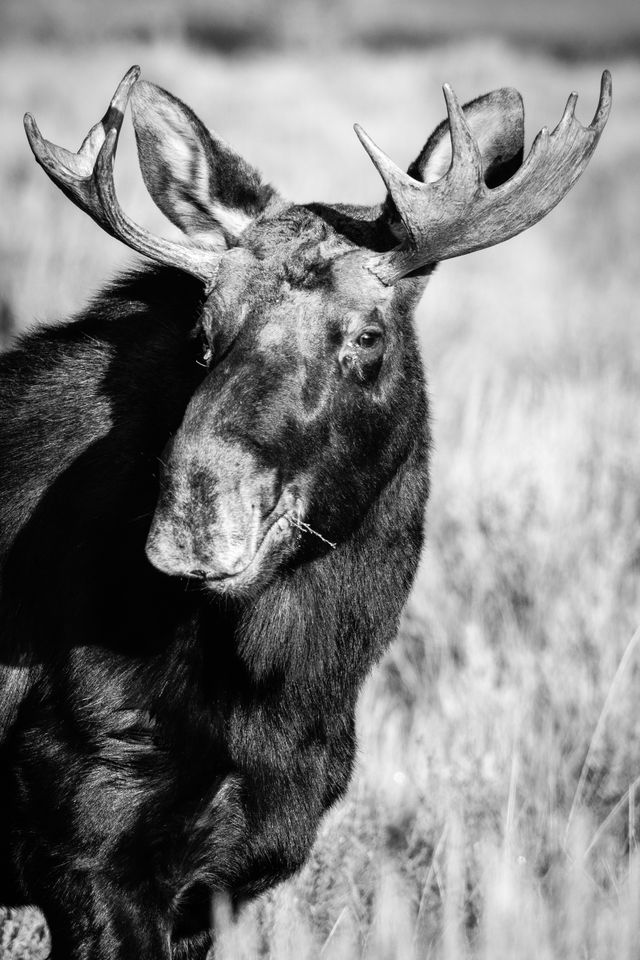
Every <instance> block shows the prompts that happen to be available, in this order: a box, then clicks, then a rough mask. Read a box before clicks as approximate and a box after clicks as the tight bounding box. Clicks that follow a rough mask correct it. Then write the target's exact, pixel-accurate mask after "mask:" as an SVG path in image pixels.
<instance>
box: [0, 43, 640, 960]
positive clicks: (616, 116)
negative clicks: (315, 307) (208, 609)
mask: <svg viewBox="0 0 640 960" xmlns="http://www.w3.org/2000/svg"><path fill="white" fill-rule="evenodd" d="M140 60H141V62H142V67H143V71H144V74H145V76H146V77H148V78H149V79H152V80H155V81H156V82H159V83H161V84H162V85H164V86H166V87H168V88H169V89H170V90H172V91H173V92H175V93H176V94H178V95H179V96H181V97H183V98H184V99H185V100H187V102H189V103H190V104H191V105H192V106H193V107H194V108H195V109H196V111H197V112H198V113H199V114H200V115H201V116H202V117H203V119H205V120H206V121H207V122H208V123H209V124H210V125H211V126H214V127H215V128H216V129H218V130H219V131H220V133H222V135H223V136H224V137H225V138H226V139H228V140H229V141H231V142H232V143H233V144H234V145H235V146H236V147H237V148H238V149H240V150H241V151H242V152H243V153H244V154H245V155H246V156H247V157H248V158H249V159H251V160H252V161H253V162H254V163H255V164H256V165H257V166H259V167H260V168H261V169H262V170H263V172H264V173H265V175H266V176H267V178H268V179H270V180H271V181H272V182H273V183H274V184H276V185H278V186H279V187H280V188H281V190H282V191H283V192H284V193H286V194H287V195H288V196H290V197H292V198H293V199H299V200H307V199H314V200H318V199H340V200H351V201H369V200H373V199H375V198H377V197H379V196H380V185H379V182H378V180H377V176H376V174H375V172H374V170H373V168H372V167H371V164H370V163H369V161H368V159H367V157H366V156H365V154H364V152H363V151H362V149H361V148H360V146H359V144H358V142H357V140H356V138H355V136H354V134H353V132H352V131H351V123H352V122H353V121H354V120H358V121H360V122H361V123H362V124H363V125H364V126H365V128H366V129H367V130H368V131H369V132H370V133H371V134H372V135H373V136H374V137H375V139H376V140H377V141H378V142H379V143H380V144H381V145H382V146H383V147H384V148H385V149H387V150H388V152H390V153H391V154H392V155H393V156H394V158H396V159H397V160H398V161H399V162H405V163H406V162H408V161H409V160H410V159H412V157H413V155H414V154H415V153H417V151H418V149H419V148H420V146H421V145H422V142H423V141H424V139H425V137H426V136H427V134H428V133H429V132H430V130H431V129H432V127H433V126H434V125H435V124H436V123H437V122H438V121H439V120H440V119H441V116H442V113H443V104H442V98H441V94H440V90H439V88H440V84H441V83H442V82H443V81H445V80H448V81H450V82H451V83H452V84H453V85H454V87H455V88H456V90H457V91H458V93H459V95H460V96H461V97H462V98H470V97H472V96H474V95H477V94H478V93H480V92H483V91H484V90H487V89H490V88H492V87H494V86H499V85H505V84H508V85H513V86H517V87H518V88H519V89H520V90H521V92H522V93H523V95H524V98H525V103H526V104H527V110H528V132H529V137H530V138H531V137H532V136H533V134H534V133H535V132H536V131H537V130H538V129H539V128H540V127H541V126H542V125H543V124H552V123H553V122H554V121H555V120H556V119H557V118H559V116H560V114H561V111H562V108H563V106H564V100H565V98H566V95H567V94H568V93H569V91H570V90H572V89H576V90H578V91H579V92H580V94H581V99H580V101H579V107H578V113H579V116H580V117H581V118H582V119H583V120H584V121H585V122H586V121H588V120H590V119H591V115H592V113H593V109H594V107H595V102H596V97H597V90H598V82H599V75H600V72H601V69H602V68H603V67H604V66H609V67H610V68H611V69H612V72H613V76H614V110H613V114H612V118H611V120H610V123H609V127H608V128H607V130H606V131H605V134H604V136H603V139H602V142H601V145H600V147H599V150H598V151H597V153H596V155H595V157H594V159H593V161H592V163H591V166H590V168H589V170H588V171H587V173H586V174H585V176H584V178H583V180H582V181H581V182H580V183H579V184H578V186H577V187H576V188H575V189H574V191H573V192H572V193H571V194H570V195H569V197H568V198H567V199H566V200H565V201H564V202H563V204H561V206H560V207H559V208H558V209H557V210H556V211H555V212H554V213H553V214H551V215H550V216H549V217H548V218H547V219H546V220H545V221H544V223H542V224H540V225H538V226H537V227H535V228H533V229H532V230H531V231H529V232H528V233H527V234H525V235H524V236H521V237H519V238H516V239H515V240H513V241H510V242H509V243H508V244H505V245H503V246H500V247H497V248H495V249H493V250H490V251H485V252H483V253H480V254H475V255H473V256H471V257H468V258H465V259H462V260H459V261H454V262H451V263H447V264H444V265H443V266H442V267H441V269H440V270H439V271H438V273H437V274H436V276H435V277H434V278H433V280H432V283H431V286H430V288H429V289H428V290H427V293H426V295H425V297H424V301H423V303H422V305H421V308H420V311H419V315H418V324H419V330H420V336H421V341H422V344H423V348H424V358H425V364H426V367H427V371H428V375H429V379H430V384H431V395H432V403H433V418H434V424H433V427H434V435H435V443H436V449H435V452H434V459H433V495H432V499H431V502H430V506H429V509H428V516H427V530H428V543H427V548H426V551H425V556H424V560H423V564H422V567H421V570H420V573H419V576H418V578H417V582H416V584H415V588H414V590H413V594H412V597H411V600H410V602H409V604H408V607H407V610H406V613H405V616H404V619H403V624H402V628H401V632H400V637H399V638H398V640H397V641H396V643H395V644H394V645H393V648H392V649H391V651H390V652H389V654H388V656H387V657H386V659H385V660H384V662H383V664H382V665H381V666H380V668H379V669H377V670H376V672H375V673H374V675H373V676H372V677H371V678H370V681H369V683H368V685H367V687H366V689H365V691H364V694H363V696H362V699H361V704H360V711H359V731H360V744H361V746H360V761H359V766H358V772H357V775H356V777H355V779H354V782H353V784H352V787H351V790H350V791H349V794H348V797H347V798H346V800H345V801H344V802H343V803H341V804H340V805H339V806H338V807H337V808H336V809H335V810H334V811H333V812H332V813H331V814H330V816H329V817H328V818H327V819H326V821H325V823H324V824H323V826H322V828H321V831H320V835H319V838H318V842H317V845H316V848H315V851H314V854H313V857H312V859H311V862H310V863H309V864H308V866H307V867H306V868H305V869H304V871H303V872H302V873H301V874H300V876H299V877H297V878H296V879H295V880H293V881H292V882H290V883H288V884H286V885H285V886H284V887H282V888H281V889H279V890H278V891H276V892H275V893H274V894H272V895H270V896H268V897H266V898H265V899H264V900H263V901H261V902H260V903H257V904H256V905H255V906H253V907H251V908H250V909H248V910H247V912H246V914H245V915H244V916H243V917H242V918H241V920H240V922H239V923H238V924H231V923H228V922H227V923H225V922H224V918H225V905H224V904H219V905H217V907H216V909H217V912H218V913H219V915H220V918H221V928H222V929H223V931H224V932H223V935H222V938H221V942H220V947H219V956H220V957H222V958H228V960H240V958H243V960H250V958H254V957H257V956H269V957H271V958H272V960H311V958H314V960H315V958H320V957H322V958H323V960H325V958H327V960H328V958H332V960H354V958H356V957H358V958H360V957H366V958H367V960H396V958H397V960H409V958H414V957H415V958H442V960H461V958H466V957H473V958H476V957H478V958H486V960H502V958H504V960H527V958H532V960H533V958H535V960H544V958H561V960H586V958H598V960H608V958H612V960H614V958H615V960H624V958H628V960H632V958H637V957H638V956H639V955H640V852H639V851H638V843H639V841H640V711H639V710H638V703H639V702H640V696H639V695H640V633H638V632H636V631H637V628H638V626H639V625H640V416H639V411H640V310H639V309H638V306H637V304H638V289H637V274H638V263H640V185H639V181H638V170H639V169H640V141H639V139H638V130H639V129H640V93H639V91H640V63H638V62H637V61H634V60H632V59H626V60H624V59H620V60H618V61H617V62H609V63H607V64H605V63H602V62H590V61H588V60H584V61H581V62H580V63H571V64H569V63H566V62H559V61H557V60H553V59H550V58H548V57H546V56H545V55H544V54H542V53H540V52H533V51H529V52H528V53H527V52H523V51H522V49H516V48H514V47H511V46H509V45H507V44H506V43H504V42H503V41H499V40H496V41H488V40H483V41H481V42H479V41H478V42H476V41H468V42H464V43H456V44H447V45H443V46H439V47H434V48H433V49H431V50H430V51H429V52H428V54H425V53H420V52H418V51H414V52H411V53H407V52H404V53H402V54H391V53H387V54H386V55H385V56H374V55H373V54H372V53H370V52H369V53H366V52H364V51H360V52H359V53H358V54H357V55H356V54H355V53H354V52H353V51H349V52H336V53H334V54H333V55H332V58H331V60H330V61H328V60H327V57H326V56H324V55H320V54H317V55H315V54H306V55H305V56H301V55H296V54H295V53H293V52H289V53H281V54H279V55H278V56H275V55H271V54H268V53H261V54H259V55H258V54H256V55H252V56H251V57H249V56H244V57H242V58H238V59H234V60H229V59H222V58H220V57H218V56H216V55H213V54H212V53H210V52H209V53H207V52H204V51H200V52H193V51H189V50H187V49H186V48H184V47H183V46H181V45H179V44H178V45H176V44H173V43H169V42H164V41H163V42H156V43H154V44H152V45H150V46H148V47H145V48H143V49H142V51H141V49H140V48H136V47H135V46H133V45H131V46H128V47H127V45H125V44H119V45H118V46H117V47H116V46H109V45H107V44H102V45H100V46H92V47H89V48H85V49H84V51H83V52H78V51H73V52H72V53H70V52H69V50H62V49H58V50H56V49H48V50H47V49H45V48H44V47H35V46H31V45H30V44H28V43H25V44H23V45H22V46H19V45H15V44H14V45H13V46H12V47H11V48H7V49H5V50H3V53H2V57H1V59H0V89H2V90H3V97H2V103H1V106H0V129H1V130H2V139H1V140H0V142H1V143H2V146H1V148H0V197H1V198H2V200H1V203H2V212H3V216H2V218H0V337H2V336H4V339H5V341H6V340H8V339H9V327H10V326H11V325H12V323H13V324H14V326H15V328H16V329H24V328H26V326H27V325H28V324H29V323H30V322H31V319H32V318H33V317H37V318H40V319H43V320H46V319H47V318H50V317H56V316H58V315H60V314H65V313H67V312H70V311H71V310H73V309H77V308H79V307H80V306H81V305H82V303H83V302H84V301H85V300H86V298H87V297H88V296H89V295H90V294H91V292H92V291H94V290H95V289H96V287H97V286H99V285H100V283H102V282H103V281H104V280H105V279H106V278H108V277H109V276H110V275H111V274H112V273H113V271H114V269H116V268H117V267H118V266H120V265H123V264H125V263H127V262H129V261H130V255H129V254H128V253H127V252H126V251H125V250H124V249H120V248H119V246H118V244H116V242H115V241H113V240H111V239H109V238H108V237H106V236H105V235H104V234H101V233H100V231H99V230H98V228H97V227H95V225H94V224H92V223H91V222H90V221H89V219H88V218H87V217H86V216H84V215H82V214H81V213H79V212H78V211H77V210H76V209H75V208H73V207H72V206H71V204H69V203H68V202H67V201H65V200H64V198H63V197H62V196H61V195H60V194H59V193H58V192H57V191H56V190H55V189H54V188H53V186H52V185H51V184H50V183H49V182H48V181H47V180H46V178H45V176H44V175H43V174H42V173H41V172H40V171H39V170H38V168H37V167H36V165H35V163H34V162H33V161H32V159H31V156H30V154H29V152H28V148H27V145H26V141H25V139H24V135H23V133H22V129H21V116H22V113H23V112H24V111H25V110H26V109H29V110H32V111H33V112H34V113H35V115H36V117H37V119H38V121H39V122H40V125H41V129H42V130H43V133H44V134H45V136H48V137H51V138H53V139H55V140H56V141H57V142H59V143H62V144H64V145H69V146H71V145H74V146H75V145H77V144H78V143H79V142H80V140H81V139H82V137H83V135H84V133H85V132H86V130H87V129H88V127H89V125H90V124H92V123H93V122H95V120H96V119H97V118H98V117H99V116H100V115H101V113H102V111H103V109H104V106H105V105H106V102H107V101H108V98H109V96H110V94H111V92H112V90H113V88H114V87H115V84H116V83H117V81H118V80H119V78H120V76H121V75H122V74H123V73H124V70H125V69H126V68H127V67H128V66H129V65H130V64H131V63H134V62H137V61H140ZM120 161H121V163H120V167H121V168H120V170H119V174H118V178H119V189H120V195H121V199H122V201H123V205H124V206H125V208H126V209H127V210H129V211H130V212H131V213H132V214H133V215H134V216H135V217H136V218H139V219H142V220H144V222H145V223H146V224H148V225H149V226H151V227H153V228H154V229H165V230H166V232H167V233H169V227H168V226H163V221H162V218H161V217H160V215H159V214H158V213H157V212H156V211H155V210H154V208H153V206H152V204H151V201H150V200H148V198H146V197H145V196H144V193H143V191H144V188H143V186H142V184H141V180H140V178H139V175H138V174H137V172H136V168H135V161H134V155H133V151H132V144H131V138H130V137H129V138H128V140H126V141H125V142H124V143H123V149H122V156H121V158H120ZM3 318H5V319H4V320H3ZM3 331H4V333H3ZM43 938H44V939H43ZM45 945H46V934H45V933H43V930H42V926H41V924H40V920H39V918H38V916H37V915H36V914H34V913H30V914H28V915H26V916H22V917H15V916H12V917H8V918H6V919H5V922H4V925H0V956H2V957H5V956H6V957H9V956H13V957H22V958H25V960H26V958H30V960H31V958H32V960H35V958H36V957H41V956H43V950H44V949H45ZM216 956H218V953H217V954H216Z"/></svg>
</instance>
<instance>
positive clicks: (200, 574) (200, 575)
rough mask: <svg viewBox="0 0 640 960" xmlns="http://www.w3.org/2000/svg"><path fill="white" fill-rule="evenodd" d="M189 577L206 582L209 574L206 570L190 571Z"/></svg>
mask: <svg viewBox="0 0 640 960" xmlns="http://www.w3.org/2000/svg"><path fill="white" fill-rule="evenodd" d="M189 576H190V577H193V578H194V579H195V580H206V579H207V572H206V570H190V571H189Z"/></svg>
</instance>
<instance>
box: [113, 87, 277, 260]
mask: <svg viewBox="0 0 640 960" xmlns="http://www.w3.org/2000/svg"><path fill="white" fill-rule="evenodd" d="M131 107H132V115H133V126H134V130H135V135H136V142H137V145H138V158H139V160H140V168H141V170H142V177H143V180H144V182H145V184H146V187H147V189H148V191H149V193H150V194H151V197H152V198H153V200H154V201H155V203H156V204H157V206H158V207H159V208H160V209H161V210H162V212H163V213H164V215H165V216H166V217H168V218H169V220H171V221H172V223H174V224H175V225H176V226H177V227H179V228H180V229H181V230H183V231H184V233H186V234H188V235H189V236H190V237H192V238H193V239H194V240H195V241H197V242H198V243H199V244H202V245H205V246H208V247H212V248H214V249H225V248H227V247H229V246H233V245H234V243H235V242H237V240H238V238H239V237H240V234H241V233H242V232H243V231H244V230H245V229H246V228H247V227H248V226H249V224H250V223H251V222H252V220H254V219H255V217H257V216H258V215H259V214H260V213H261V212H262V210H264V208H265V206H266V205H267V203H268V202H269V200H270V199H271V197H273V196H274V194H275V191H274V190H273V188H272V187H270V186H268V185H266V184H263V183H262V181H261V179H260V176H259V174H258V173H257V172H256V171H255V170H254V169H253V167H251V166H250V165H249V164H248V163H246V162H245V161H244V160H243V159H242V157H239V156H238V155H237V154H236V153H234V152H233V150H231V149H230V148H229V146H227V144H226V143H224V141H223V140H221V139H219V138H218V137H216V136H215V135H214V134H211V133H210V132H209V131H208V130H207V128H206V127H205V126H204V124H203V123H202V122H201V121H200V120H199V119H198V117H197V116H196V115H195V113H194V112H193V111H192V110H190V109H189V107H187V106H186V104H184V103H182V101H180V100H178V99H177V97H174V96H172V95H171V94H170V93H168V92H167V91H166V90H163V89H162V88H161V87H157V86H155V84H153V83H147V82H146V81H144V80H141V81H138V83H136V85H135V87H134V88H133V92H132V95H131Z"/></svg>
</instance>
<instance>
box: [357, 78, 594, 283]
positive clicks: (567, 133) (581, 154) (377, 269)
mask: <svg viewBox="0 0 640 960" xmlns="http://www.w3.org/2000/svg"><path fill="white" fill-rule="evenodd" d="M444 96H445V100H446V103H447V112H448V114H449V128H450V136H451V146H452V153H453V156H452V160H451V166H450V167H449V170H448V172H447V173H446V174H445V176H444V177H442V179H441V180H437V181H436V182H435V183H422V182H420V181H418V180H414V179H413V177H411V176H409V174H407V173H404V172H403V171H402V170H401V169H400V167H398V166H396V164H395V163H394V162H393V161H392V160H391V159H390V158H389V157H388V156H387V155H386V154H385V153H383V151H382V150H381V149H380V148H379V147H378V146H377V145H376V144H375V143H374V142H373V140H372V139H371V137H369V136H368V134H366V133H365V131H364V130H363V129H362V127H360V126H359V125H358V124H356V125H355V131H356V133H357V135H358V137H359V139H360V142H361V143H362V145H363V147H364V148H365V150H366V151H367V153H368V154H369V156H370V157H371V159H372V161H373V163H374V165H375V167H376V169H377V170H378V173H379V174H380V176H381V177H382V179H383V180H384V182H385V184H386V186H387V189H388V191H389V194H390V196H391V198H392V200H393V202H394V204H395V206H396V209H397V211H398V214H399V216H400V219H401V220H402V223H403V225H404V227H405V230H406V233H407V239H406V241H405V242H404V243H403V244H401V245H400V246H399V247H396V248H395V249H394V250H391V251H390V252H389V253H383V254H377V255H376V256H374V257H372V258H371V260H370V261H369V262H368V266H369V269H370V270H372V271H373V273H375V274H376V276H378V277H379V278H380V279H381V280H382V281H383V282H384V283H386V284H393V283H395V282H396V281H397V280H399V279H400V278H401V277H404V276H406V275H407V274H408V273H411V272H412V271H413V270H417V269H418V268H419V267H422V266H425V264H428V263H435V262H436V261H438V260H446V259H448V258H450V257H458V256H460V255H461V254H463V253H470V252H471V251H472V250H480V249H482V248H483V247H490V246H492V245H493V244H496V243H501V242H502V241H503V240H508V239H509V238H510V237H514V236H516V234H518V233H521V232H522V231H523V230H526V229H527V227H531V226H533V224H534V223H537V222H538V220H541V219H542V217H544V216H545V215H546V214H547V213H549V211H550V210H552V209H553V207H555V205H556V204H557V203H559V202H560V200H562V198H563V197H564V196H565V194H566V193H568V191H569V190H570V189H571V187H572V186H573V184H574V183H575V182H576V180H577V179H578V178H579V177H580V175H581V173H582V172H583V170H584V169H585V168H586V166H587V164H588V162H589V159H590V158H591V154H592V153H593V151H594V150H595V148H596V145H597V143H598V140H599V139H600V135H601V133H602V131H603V129H604V126H605V124H606V122H607V119H608V117H609V111H610V109H611V75H610V74H609V71H608V70H605V72H604V73H603V74H602V82H601V86H600V100H599V103H598V108H597V110H596V113H595V116H594V118H593V121H592V122H591V125H590V126H588V127H583V126H582V124H581V123H580V122H579V121H578V120H576V117H575V106H576V101H577V99H578V95H577V93H572V94H571V96H570V97H569V99H568V101H567V105H566V107H565V111H564V114H563V115H562V119H561V120H560V123H559V124H558V126H557V127H556V128H555V130H554V131H553V133H549V131H548V130H547V128H546V127H544V128H543V129H542V130H541V131H540V133H539V134H538V136H537V137H536V139H535V141H534V143H533V146H532V148H531V152H530V153H529V156H528V157H527V159H526V160H525V162H524V163H523V164H522V166H521V167H520V168H519V170H518V171H517V173H515V174H514V176H513V177H511V179H510V180H507V181H506V182H505V183H503V184H501V185H500V186H498V187H496V188H495V189H493V190H492V189H489V187H487V185H486V184H485V182H484V177H483V169H482V158H481V156H480V150H479V149H478V144H477V143H476V141H475V139H474V137H473V134H472V133H471V130H470V129H469V125H468V123H467V121H466V119H465V116H464V112H463V111H462V109H461V107H460V104H459V103H458V100H457V98H456V95H455V93H454V92H453V90H452V89H451V87H450V86H449V85H448V84H445V86H444Z"/></svg>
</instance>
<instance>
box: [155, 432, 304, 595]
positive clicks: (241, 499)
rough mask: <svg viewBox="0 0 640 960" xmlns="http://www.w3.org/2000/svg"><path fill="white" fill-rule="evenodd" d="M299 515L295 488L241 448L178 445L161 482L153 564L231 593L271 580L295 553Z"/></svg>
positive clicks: (224, 443)
mask: <svg viewBox="0 0 640 960" xmlns="http://www.w3.org/2000/svg"><path fill="white" fill-rule="evenodd" d="M300 509H301V504H300V501H299V499H298V497H297V492H296V490H295V488H293V487H286V488H282V485H281V483H280V480H279V476H278V471H277V470H275V469H271V468H266V467H265V466H263V465H262V464H260V463H259V462H258V460H257V458H256V457H255V455H254V454H253V453H252V452H251V451H250V450H248V449H247V448H246V447H244V446H243V445H241V444H239V443H236V442H230V441H223V440H217V441H216V442H215V443H213V444H211V445H209V444H207V446H206V449H205V450H203V448H202V446H199V445H194V446H191V444H190V443H189V442H186V443H185V441H184V440H179V441H178V443H177V444H176V445H175V446H174V448H173V449H172V451H171V453H170V455H169V460H168V463H167V466H166V470H165V474H164V476H163V478H162V482H161V490H160V495H159V498H158V504H157V507H156V511H155V515H154V517H153V521H152V524H151V529H150V531H149V536H148V539H147V547H146V553H147V557H148V559H149V560H150V561H151V563H152V564H153V565H154V566H155V567H157V569H158V570H161V571H162V572H163V573H167V574H169V575H171V576H179V577H190V578H194V579H197V580H199V581H202V582H203V583H205V584H206V585H207V586H210V587H211V588H212V589H219V590H223V591H225V592H227V591H229V590H231V589H234V588H236V589H240V590H242V589H244V588H247V587H249V586H253V585H254V584H256V583H257V582H259V581H260V582H261V581H263V580H264V579H265V574H267V573H268V572H269V571H271V570H273V569H274V568H275V566H276V565H277V563H278V561H279V560H280V559H282V558H283V557H284V555H285V554H287V553H289V552H290V549H291V547H292V546H293V543H294V540H295V537H294V535H293V534H294V530H293V528H292V526H291V524H290V523H289V521H288V517H291V516H293V515H295V514H296V511H298V510H300Z"/></svg>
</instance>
